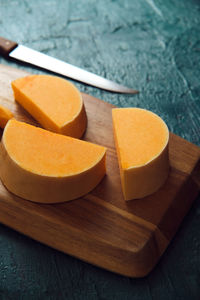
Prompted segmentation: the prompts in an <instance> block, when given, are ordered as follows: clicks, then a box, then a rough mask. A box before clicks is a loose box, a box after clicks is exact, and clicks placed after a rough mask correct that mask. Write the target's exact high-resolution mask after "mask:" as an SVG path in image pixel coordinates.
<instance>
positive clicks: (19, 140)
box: [0, 119, 106, 203]
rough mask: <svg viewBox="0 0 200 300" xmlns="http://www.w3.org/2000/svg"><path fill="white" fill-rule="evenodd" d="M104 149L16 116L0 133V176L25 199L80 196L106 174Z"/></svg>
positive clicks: (43, 200) (52, 200) (55, 199)
mask: <svg viewBox="0 0 200 300" xmlns="http://www.w3.org/2000/svg"><path fill="white" fill-rule="evenodd" d="M105 155H106V148H104V147H102V146H99V145H96V144H92V143H90V142H86V141H82V140H79V139H75V138H72V137H68V136H64V135H60V134H56V133H53V132H50V131H47V130H45V129H41V128H39V127H35V126H32V125H29V124H26V123H23V122H19V121H17V120H15V119H12V120H10V121H9V122H8V123H7V125H6V127H5V129H4V133H3V137H2V142H1V149H0V165H1V168H0V177H1V180H2V182H3V184H4V185H5V186H6V187H7V189H8V190H9V191H10V192H12V193H14V194H16V195H18V196H20V197H22V198H25V199H27V200H31V201H34V202H41V203H56V202H64V201H68V200H72V199H75V198H78V197H81V196H83V195H85V194H87V193H88V192H90V191H91V190H92V189H94V188H95V186H96V185H97V184H98V183H99V182H100V181H101V179H102V178H103V176H104V175H105Z"/></svg>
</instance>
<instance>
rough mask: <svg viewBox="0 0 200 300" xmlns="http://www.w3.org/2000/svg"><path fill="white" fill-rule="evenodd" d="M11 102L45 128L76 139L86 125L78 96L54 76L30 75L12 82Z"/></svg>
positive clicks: (68, 84) (70, 87)
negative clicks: (13, 100) (12, 100)
mask: <svg viewBox="0 0 200 300" xmlns="http://www.w3.org/2000/svg"><path fill="white" fill-rule="evenodd" d="M12 88H13V92H14V97H15V100H16V101H17V102H18V103H19V104H21V105H22V106H23V107H24V109H26V110H27V111H28V112H29V113H30V114H31V115H32V116H33V117H34V118H35V119H36V120H37V121H38V122H39V123H40V124H41V125H42V126H43V127H44V128H45V129H48V130H51V131H53V132H56V133H61V134H64V135H69V136H72V137H76V138H80V137H81V136H82V135H83V133H84V131H85V129H86V126H87V117H86V112H85V108H84V103H83V100H82V96H81V94H80V92H79V91H78V89H77V88H76V87H75V86H74V85H73V84H72V83H70V82H69V81H67V80H64V79H62V78H60V77H57V76H50V75H30V76H26V77H22V78H19V79H16V80H14V81H13V82H12Z"/></svg>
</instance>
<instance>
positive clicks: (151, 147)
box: [112, 108, 169, 200]
mask: <svg viewBox="0 0 200 300" xmlns="http://www.w3.org/2000/svg"><path fill="white" fill-rule="evenodd" d="M112 118H113V127H114V138H115V144H116V149H117V155H118V162H119V168H120V175H121V183H122V190H123V194H124V198H125V200H131V199H137V198H143V197H145V196H148V195H150V194H152V193H154V192H156V191H157V190H158V189H159V188H160V187H161V186H162V185H163V184H164V182H165V181H166V179H167V177H168V172H169V158H168V142H169V131H168V128H167V125H166V124H165V122H164V121H163V120H162V119H161V118H160V117H159V116H158V115H156V114H155V113H153V112H151V111H148V110H145V109H140V108H115V109H113V110H112Z"/></svg>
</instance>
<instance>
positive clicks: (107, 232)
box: [0, 65, 200, 277]
mask: <svg viewBox="0 0 200 300" xmlns="http://www.w3.org/2000/svg"><path fill="white" fill-rule="evenodd" d="M0 71H1V72H0V103H1V104H2V105H5V106H6V107H8V108H9V109H10V110H11V111H12V112H13V113H14V115H15V117H16V118H17V119H18V120H22V121H26V122H29V123H31V124H36V122H35V121H34V120H33V118H31V117H30V115H29V114H28V113H26V112H25V111H24V110H23V109H22V108H21V107H20V106H19V105H18V104H17V103H15V101H14V99H13V94H12V91H11V86H10V83H11V81H12V80H14V79H16V78H18V77H21V76H24V75H26V74H27V73H26V72H24V71H21V70H17V69H13V68H10V67H7V66H3V65H1V66H0ZM83 98H84V102H85V106H86V111H87V115H88V120H89V122H88V128H87V131H86V134H85V136H84V139H85V140H88V141H92V142H95V143H98V144H101V145H104V146H106V147H107V148H108V154H107V175H106V176H105V178H104V179H103V180H102V182H101V183H100V184H99V185H98V186H97V187H96V188H95V189H94V190H93V191H92V192H91V193H90V194H88V195H86V196H84V197H82V198H80V199H77V200H74V201H71V202H66V203H62V204H54V205H48V204H36V203H33V202H30V201H26V200H23V199H21V198H19V197H16V196H15V195H13V194H11V193H10V192H8V191H7V190H6V189H5V187H4V186H3V185H2V184H0V222H1V223H3V224H5V225H7V226H9V227H11V228H13V229H15V230H17V231H19V232H21V233H23V234H25V235H28V236H30V237H32V238H33V239H35V240H38V241H40V242H42V243H44V244H46V245H49V246H51V247H53V248H56V249H58V250H61V251H63V252H65V253H68V254H70V255H73V256H75V257H78V258H80V259H82V260H84V261H87V262H89V263H92V264H94V265H97V266H100V267H103V268H105V269H108V270H110V271H113V272H116V273H120V274H123V275H126V276H130V277H142V276H145V275H147V274H148V273H149V272H150V271H151V270H152V268H153V267H154V266H155V265H156V263H157V262H158V260H159V258H160V257H161V255H162V254H163V252H164V250H165V249H166V247H167V246H168V244H169V243H170V240H171V239H172V237H173V236H174V235H175V233H176V231H177V229H178V227H179V226H180V224H181V221H182V219H183V217H184V216H185V215H186V213H187V212H188V210H189V208H190V206H191V205H192V202H193V201H194V199H195V198H196V196H197V194H198V193H199V189H200V149H199V148H198V147H197V146H195V145H193V144H191V143H189V142H187V141H185V140H183V139H182V138H180V137H178V136H176V135H174V134H170V164H171V171H170V175H169V178H168V180H167V182H166V184H165V185H164V186H163V187H162V188H161V189H160V190H159V191H158V192H156V193H155V194H153V195H151V196H148V197H145V198H143V199H140V200H133V201H129V202H125V201H124V199H123V196H122V191H121V184H120V176H119V169H118V163H117V157H116V152H115V147H114V142H113V134H112V121H111V109H112V107H113V106H112V105H111V104H108V103H106V102H103V101H101V100H99V99H96V98H94V97H92V96H89V95H86V94H83Z"/></svg>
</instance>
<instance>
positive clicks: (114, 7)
mask: <svg viewBox="0 0 200 300" xmlns="http://www.w3.org/2000/svg"><path fill="white" fill-rule="evenodd" d="M0 36H4V37H7V38H10V39H13V40H15V41H17V42H19V43H23V44H24V45H27V46H29V47H31V48H34V49H36V50H39V51H42V52H44V53H47V54H49V55H51V56H54V57H57V58H59V59H62V60H64V61H67V62H69V63H71V64H74V65H77V66H79V67H82V68H85V69H87V70H89V71H92V72H94V73H97V74H99V75H102V76H106V77H107V78H109V79H112V80H115V81H117V82H120V83H123V84H125V85H127V86H129V87H132V88H136V89H139V90H140V94H139V95H136V96H130V95H120V94H114V93H108V92H105V91H102V90H99V89H96V88H92V87H89V86H86V85H83V84H80V83H76V82H74V83H75V84H76V86H77V87H78V88H79V89H80V90H81V91H83V92H86V93H88V94H91V95H93V96H95V97H98V98H100V99H103V100H105V101H108V102H111V103H113V104H115V105H117V106H121V107H127V106H137V107H142V108H146V109H150V110H152V111H154V112H155V113H157V114H159V115H160V116H161V117H162V118H163V119H164V120H165V121H166V123H167V124H168V126H169V129H170V130H171V131H172V132H174V133H176V134H178V135H180V136H181V137H183V138H185V139H187V140H189V141H191V142H193V143H195V144H197V145H200V84H199V83H200V1H199V0H190V1H186V0H182V1H178V0H166V1H161V0H146V1H145V0H141V1H138V0H115V1H114V0H113V1H111V0H109V1H108V0H107V1H106V0H101V1H95V0H84V1H83V0H73V1H72V0H71V1H68V0H63V1H59V0H57V1H56V0H43V1H40V0H34V1H28V0H23V1H20V0H8V1H6V0H0ZM0 63H3V64H7V65H10V66H14V67H18V68H23V69H25V70H27V71H31V72H34V73H38V72H40V73H42V72H41V71H38V70H36V69H34V68H30V67H27V66H22V65H17V64H15V63H14V62H10V61H6V60H5V59H3V58H0ZM199 232H200V197H198V198H197V199H196V201H195V202H194V205H193V206H192V208H191V210H190V212H189V213H188V215H187V216H186V217H185V219H184V221H183V223H182V225H181V227H180V229H179V231H178V233H177V234H176V236H175V238H174V239H173V241H172V242H171V244H170V246H169V247H168V249H167V250H166V252H165V254H164V255H163V257H162V259H161V260H160V262H159V264H158V265H157V266H156V267H155V269H154V270H153V271H152V272H151V273H150V274H149V275H148V276H147V277H145V278H142V279H132V278H126V277H123V276H120V275H117V274H113V273H111V272H108V271H105V270H103V269H100V268H97V267H94V266H92V265H90V264H87V263H84V262H82V261H80V260H78V259H76V258H73V257H70V256H68V255H65V254H63V253H60V252H58V251H56V250H54V249H51V248H49V247H47V246H45V245H42V244H40V243H38V242H36V241H33V240H31V239H29V238H28V237H25V236H23V235H21V234H19V233H17V232H15V231H13V230H11V229H9V228H7V227H5V226H3V225H0V299H2V300H3V299H72V300H73V299H74V300H76V299H102V300H103V299H138V300H139V299H141V300H145V299H153V300H154V299H167V300H168V299H172V300H173V299H180V300H182V299H191V300H196V299H200V234H199Z"/></svg>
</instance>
